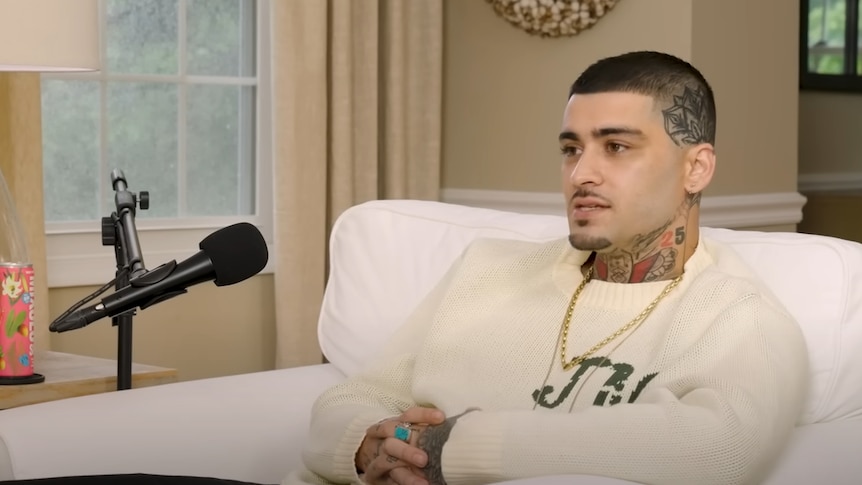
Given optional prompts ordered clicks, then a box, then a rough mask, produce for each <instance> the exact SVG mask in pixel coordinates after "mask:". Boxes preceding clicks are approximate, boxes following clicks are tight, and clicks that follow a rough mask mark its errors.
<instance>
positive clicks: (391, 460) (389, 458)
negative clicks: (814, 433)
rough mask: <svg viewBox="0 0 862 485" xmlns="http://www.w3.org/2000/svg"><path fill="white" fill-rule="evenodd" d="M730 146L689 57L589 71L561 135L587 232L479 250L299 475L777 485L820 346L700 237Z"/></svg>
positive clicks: (608, 64) (334, 418) (397, 342)
mask: <svg viewBox="0 0 862 485" xmlns="http://www.w3.org/2000/svg"><path fill="white" fill-rule="evenodd" d="M714 143H715V105H714V100H713V94H712V90H711V88H710V86H709V85H708V83H707V81H706V80H705V79H704V78H703V76H702V75H701V74H700V73H699V72H698V71H697V70H696V69H695V68H694V67H692V66H691V65H689V64H688V63H686V62H684V61H682V60H680V59H678V58H675V57H673V56H670V55H666V54H662V53H656V52H633V53H628V54H624V55H620V56H617V57H612V58H607V59H603V60H601V61H599V62H597V63H595V64H593V65H592V66H590V67H589V68H588V69H587V70H586V71H584V72H583V73H582V74H581V76H580V77H579V78H578V79H577V80H576V81H575V82H574V84H573V85H572V87H571V90H570V92H569V97H568V103H567V104H566V107H565V111H564V115H563V124H562V130H561V132H560V134H559V144H560V149H561V152H562V163H561V175H562V176H561V179H562V185H563V193H564V195H565V201H566V211H567V215H568V220H569V232H570V234H569V236H568V238H561V239H560V240H558V241H554V242H551V243H545V244H536V243H527V242H516V241H477V242H475V243H474V244H473V245H471V247H470V248H468V249H467V251H465V253H464V254H463V255H462V257H461V258H460V260H459V261H458V262H457V263H456V264H455V265H454V266H453V267H452V269H451V270H450V271H449V272H448V273H447V275H446V276H445V277H444V279H443V281H441V282H440V283H439V284H438V286H437V287H436V288H435V289H434V290H433V291H432V292H431V294H429V295H428V297H426V299H425V300H424V301H423V302H422V303H421V304H420V306H419V307H418V308H417V309H416V310H415V312H414V314H413V315H412V317H411V318H410V319H409V321H407V322H406V323H405V324H404V325H403V326H402V328H400V329H399V331H398V332H397V333H396V335H394V336H393V338H392V340H391V341H390V342H389V343H388V344H387V345H386V347H385V349H384V350H383V352H381V354H380V355H379V358H378V359H377V360H376V361H375V362H373V363H372V364H371V365H370V366H369V367H368V368H367V369H366V370H365V371H364V372H362V373H361V374H360V375H357V376H355V377H353V378H351V379H350V380H349V381H348V382H345V383H343V384H341V385H338V386H336V387H334V388H332V389H330V390H329V391H327V392H325V393H324V394H323V395H322V396H320V397H319V399H318V400H317V402H316V404H315V408H314V411H313V416H312V424H311V430H310V438H309V444H308V446H307V449H306V453H305V456H304V460H305V464H306V466H307V468H308V469H307V470H306V471H304V472H302V473H300V474H299V475H296V476H294V477H293V478H296V477H297V476H301V478H302V479H305V480H309V481H316V482H337V483H347V482H355V481H358V480H362V481H364V482H366V483H370V484H377V483H398V484H411V485H412V484H416V485H424V484H432V485H436V484H443V483H447V484H449V485H455V484H461V483H465V484H466V483H471V484H473V483H491V482H498V481H504V480H510V479H518V478H527V477H540V476H545V475H560V474H585V475H603V476H608V477H617V478H620V479H625V480H630V481H633V482H639V483H651V484H670V483H685V484H693V483H697V484H723V485H727V484H737V483H758V482H759V481H760V480H762V479H763V478H764V477H765V475H766V474H767V473H768V471H769V469H770V466H771V464H772V462H773V460H774V459H775V458H776V457H777V455H778V454H779V453H780V451H781V448H782V445H783V443H785V442H786V440H787V437H788V435H789V433H790V431H791V430H792V428H793V427H794V425H795V422H796V419H797V416H798V414H799V413H800V411H801V406H802V402H803V398H804V395H805V390H806V384H807V382H806V381H807V378H806V376H807V369H808V363H807V356H806V347H805V344H804V341H803V337H802V335H801V332H800V330H799V328H798V326H797V325H796V323H795V322H794V321H793V319H792V317H790V316H789V314H788V313H787V312H786V311H785V310H784V309H783V308H782V307H781V305H780V304H779V303H777V301H776V300H775V299H774V298H773V297H772V296H771V294H770V293H769V291H768V290H767V289H766V288H763V286H762V284H761V283H760V282H759V281H758V280H757V279H756V278H755V277H754V276H753V274H752V273H751V271H750V270H749V269H748V268H747V267H746V266H745V265H744V264H743V263H742V262H741V260H740V259H739V258H738V257H737V256H736V254H735V253H734V252H733V251H732V250H731V249H729V248H728V247H726V246H724V245H722V244H719V243H718V242H715V241H711V240H709V239H706V238H703V237H701V235H700V233H699V229H698V224H699V212H700V197H701V196H700V194H701V193H702V191H703V190H704V189H705V188H706V187H707V185H708V184H709V182H710V180H711V179H712V176H713V172H714V169H715V151H714ZM779 362H780V363H781V364H780V365H779V364H778V363H779Z"/></svg>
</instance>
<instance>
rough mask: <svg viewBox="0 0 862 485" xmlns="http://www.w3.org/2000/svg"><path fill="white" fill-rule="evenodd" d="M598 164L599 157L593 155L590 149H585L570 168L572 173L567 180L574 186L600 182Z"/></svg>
mask: <svg viewBox="0 0 862 485" xmlns="http://www.w3.org/2000/svg"><path fill="white" fill-rule="evenodd" d="M600 164H601V160H600V157H597V156H594V154H593V153H592V152H591V151H590V150H586V149H585V150H584V152H583V153H581V156H580V158H579V159H578V162H577V163H576V164H575V166H574V168H573V169H572V173H571V174H570V176H569V182H571V183H572V185H574V186H576V187H577V186H581V185H586V184H593V185H599V184H601V183H602V176H601V170H600V168H601V167H600Z"/></svg>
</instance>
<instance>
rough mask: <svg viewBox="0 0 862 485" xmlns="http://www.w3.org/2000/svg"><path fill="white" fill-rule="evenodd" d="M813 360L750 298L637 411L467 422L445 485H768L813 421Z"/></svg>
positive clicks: (447, 465)
mask: <svg viewBox="0 0 862 485" xmlns="http://www.w3.org/2000/svg"><path fill="white" fill-rule="evenodd" d="M717 341H718V342H721V344H720V345H716V342H717ZM805 356H806V348H805V344H804V340H803V339H802V336H801V332H800V331H799V329H798V327H797V326H796V324H795V322H794V321H793V320H792V319H790V317H788V316H786V314H784V313H783V312H782V311H780V310H777V309H775V308H774V307H772V306H771V305H769V304H768V303H766V302H765V301H763V300H762V299H761V298H760V297H759V296H757V295H753V294H752V295H748V296H746V297H744V298H742V299H740V300H739V301H737V302H736V303H735V304H734V305H732V306H731V307H729V308H728V309H726V310H725V311H723V312H722V313H721V314H720V315H719V316H718V317H717V319H716V321H715V322H714V323H713V324H712V325H710V327H709V329H708V330H707V333H706V334H705V335H704V336H703V338H701V339H700V340H699V341H698V342H697V343H696V344H695V345H694V346H692V347H691V348H690V349H689V350H687V351H685V352H684V353H683V354H682V355H681V356H680V357H679V358H678V359H677V360H676V361H675V362H674V363H672V364H671V366H670V368H667V369H665V371H663V372H662V373H661V374H660V376H659V377H657V378H656V380H655V381H653V383H651V385H650V387H649V388H648V389H647V390H645V391H644V393H643V394H642V395H641V397H640V398H639V399H638V401H637V402H636V403H633V404H618V405H614V406H609V407H598V406H593V407H590V408H587V409H585V410H583V411H580V412H575V413H572V414H565V413H555V412H536V411H530V410H512V411H488V412H483V411H481V410H480V411H474V412H471V413H468V414H466V415H464V416H462V417H461V418H460V419H459V420H458V421H457V422H456V424H455V425H454V427H453V429H452V432H451V435H450V437H449V440H448V442H447V443H446V444H445V446H444V448H443V454H442V459H441V461H442V467H443V468H442V471H443V476H444V478H445V480H446V482H447V483H448V485H461V484H479V483H491V482H497V481H504V480H511V479H517V478H527V477H535V476H543V475H563V474H585V475H606V476H607V475H610V476H613V477H615V478H620V479H626V480H631V481H636V482H643V483H650V484H690V483H698V484H722V485H728V484H739V483H759V481H760V480H762V479H763V474H764V473H766V471H767V470H768V468H769V465H770V464H771V462H772V460H773V459H774V458H776V456H777V454H778V452H779V451H780V449H781V446H782V445H783V444H784V443H786V440H787V436H788V434H789V432H790V431H791V430H792V428H793V427H794V425H795V422H796V420H797V419H798V415H799V413H800V411H801V406H802V402H803V398H804V393H805V387H806V378H805V376H807V359H806V358H805ZM662 376H664V377H663V378H662Z"/></svg>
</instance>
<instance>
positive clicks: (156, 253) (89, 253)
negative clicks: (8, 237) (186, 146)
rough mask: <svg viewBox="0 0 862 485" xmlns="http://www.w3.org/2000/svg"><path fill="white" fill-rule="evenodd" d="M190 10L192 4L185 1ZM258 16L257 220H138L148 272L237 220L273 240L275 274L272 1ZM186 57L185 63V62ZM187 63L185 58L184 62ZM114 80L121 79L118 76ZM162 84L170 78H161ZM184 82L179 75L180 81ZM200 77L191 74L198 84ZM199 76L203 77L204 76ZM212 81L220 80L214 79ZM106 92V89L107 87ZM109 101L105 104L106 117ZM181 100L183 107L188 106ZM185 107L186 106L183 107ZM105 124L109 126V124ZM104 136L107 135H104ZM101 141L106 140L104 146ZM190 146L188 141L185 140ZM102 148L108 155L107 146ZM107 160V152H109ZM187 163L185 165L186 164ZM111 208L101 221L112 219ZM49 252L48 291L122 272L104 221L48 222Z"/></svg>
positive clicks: (266, 0) (265, 1)
mask: <svg viewBox="0 0 862 485" xmlns="http://www.w3.org/2000/svg"><path fill="white" fill-rule="evenodd" d="M179 1H180V6H181V7H184V6H185V5H184V4H185V1H186V0H179ZM255 3H256V7H257V8H256V12H257V19H256V20H257V26H256V33H257V39H256V44H257V50H256V55H257V62H256V77H255V78H252V79H253V80H256V84H257V89H256V92H255V118H256V119H255V144H256V146H255V196H256V197H255V199H256V200H255V211H254V215H253V216H245V217H243V216H228V217H195V218H183V217H177V218H158V219H156V218H152V219H148V218H142V217H137V218H135V226H136V228H137V232H138V238H139V240H140V243H141V251H142V253H143V259H144V263H145V266H146V269H148V270H149V269H153V268H155V267H157V266H159V265H161V264H162V263H165V262H168V261H170V260H176V261H177V262H179V261H182V260H184V259H185V258H188V257H189V256H191V255H192V254H194V253H196V252H198V251H199V248H198V243H199V242H200V241H201V240H202V239H203V238H204V237H206V236H207V235H208V234H211V233H212V232H214V231H216V230H218V229H219V228H222V227H225V226H227V225H230V224H233V223H236V222H241V221H244V222H250V223H252V224H254V225H255V226H257V228H258V229H260V231H261V233H262V234H263V236H264V239H265V240H266V242H267V246H268V248H269V252H270V259H269V263H267V265H266V267H265V268H264V269H263V271H261V273H262V274H263V273H272V271H273V267H274V265H273V261H272V259H273V258H272V256H271V255H272V254H273V228H272V226H273V200H272V197H273V179H274V177H273V164H272V114H271V109H270V107H271V105H272V103H271V98H272V90H271V73H270V52H271V48H270V0H255ZM104 14H105V12H104V8H103V2H100V16H102V19H101V23H100V25H104ZM180 15H185V8H180ZM183 29H184V23H183V22H182V21H181V22H180V31H179V32H178V38H179V39H180V40H179V42H180V52H181V56H182V57H184V48H185V46H184V43H185V31H184V30H183ZM100 49H101V55H102V59H103V60H104V59H105V58H106V56H105V52H106V48H105V44H104V42H103V41H101V43H100ZM182 57H181V59H182ZM181 62H182V60H181ZM103 65H104V63H103ZM42 76H43V77H45V78H50V79H75V80H80V79H99V80H102V81H104V80H105V79H106V75H105V73H104V72H101V71H100V72H93V73H75V74H43V75H42ZM111 77H112V79H117V78H119V77H120V76H117V75H112V76H111ZM122 78H123V79H124V80H130V81H141V80H153V79H154V78H156V76H148V75H127V76H122ZM157 78H158V80H160V81H163V80H165V79H166V78H165V77H163V76H157ZM175 78H176V79H180V77H179V76H176V77H175ZM194 78H195V76H185V80H192V79H194ZM197 78H200V77H199V76H198V77H197ZM207 80H208V81H209V82H212V81H213V80H214V78H211V77H208V78H207ZM102 92H103V93H104V92H105V90H104V89H102ZM104 101H105V100H104V99H102V100H101V106H102V108H101V109H102V110H103V112H102V115H103V116H104V114H105V113H104V109H105V102H104ZM183 102H184V101H183V99H179V103H180V104H181V103H183ZM181 109H182V108H181ZM103 126H104V124H103ZM178 130H180V133H181V134H182V132H183V131H184V130H185V126H184V125H183V123H182V122H181V123H179V124H178ZM101 136H104V133H102V134H101ZM100 143H101V142H100ZM180 143H184V142H182V141H181V142H180ZM100 150H102V151H104V144H101V148H100ZM103 156H104V153H103ZM180 163H184V161H180ZM109 176H110V171H108V173H104V174H102V178H103V179H104V180H99V184H100V186H103V185H105V184H108V185H109V184H110V179H109ZM128 185H129V190H131V191H132V192H135V193H139V192H141V191H145V190H151V189H152V187H140V186H137V185H136V184H135V180H128ZM111 212H113V210H109V211H108V212H107V213H105V214H101V215H100V217H106V216H110V213H111ZM45 234H46V253H47V263H48V273H47V279H48V287H49V288H58V287H69V286H90V285H103V284H105V283H107V282H109V281H111V280H112V279H113V278H114V276H115V273H116V270H117V267H116V260H115V255H114V248H113V246H103V245H102V234H101V223H100V221H98V220H96V221H88V222H46V223H45Z"/></svg>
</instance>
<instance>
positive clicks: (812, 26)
mask: <svg viewBox="0 0 862 485" xmlns="http://www.w3.org/2000/svg"><path fill="white" fill-rule="evenodd" d="M846 7H847V1H846V0H809V2H808V71H809V72H812V73H818V74H841V73H843V72H844V31H845V30H844V19H845V10H846Z"/></svg>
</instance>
